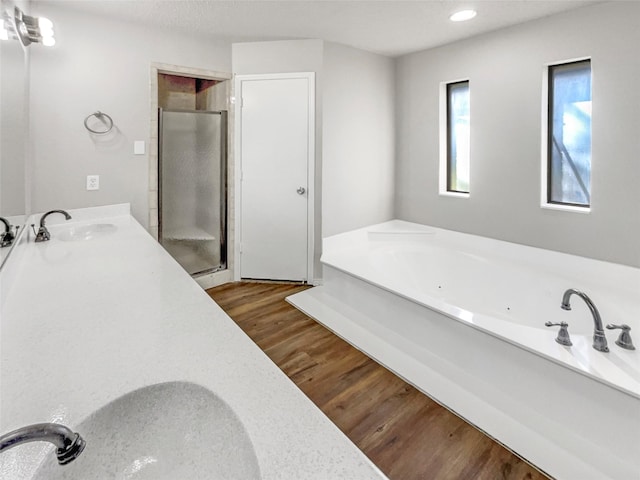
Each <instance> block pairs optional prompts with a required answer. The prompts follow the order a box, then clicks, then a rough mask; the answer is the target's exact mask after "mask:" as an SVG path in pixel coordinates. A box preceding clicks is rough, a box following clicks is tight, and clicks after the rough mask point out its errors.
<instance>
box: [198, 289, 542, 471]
mask: <svg viewBox="0 0 640 480" xmlns="http://www.w3.org/2000/svg"><path fill="white" fill-rule="evenodd" d="M305 288H307V287H305V286H302V285H294V284H274V283H249V282H240V283H232V284H226V285H222V286H220V287H215V288H212V289H210V290H208V291H207V292H208V293H209V295H210V296H211V298H213V299H214V300H215V301H216V302H217V303H218V304H219V305H220V306H221V307H222V308H223V309H224V310H225V311H226V312H227V314H228V315H229V316H230V317H231V318H232V319H233V320H234V321H235V322H236V323H237V324H238V325H239V326H240V327H241V328H242V330H244V331H245V332H246V333H247V335H249V337H251V338H252V339H253V341H254V342H256V344H257V345H258V346H259V347H260V348H261V349H262V350H264V352H265V353H266V354H267V355H268V356H269V357H270V358H271V359H272V360H273V361H274V362H275V363H276V364H277V365H278V366H279V367H280V369H282V371H284V372H285V373H286V374H287V375H288V376H289V378H291V380H292V381H293V382H295V383H296V385H298V387H299V388H300V389H301V390H302V391H303V392H304V393H305V394H306V395H307V396H308V397H309V398H310V399H311V400H312V401H313V402H314V403H315V404H316V405H317V406H318V407H319V408H320V409H321V410H322V411H323V412H324V413H325V414H326V415H327V416H328V417H329V418H330V419H331V420H332V421H333V422H334V423H335V424H336V425H337V426H338V427H339V428H340V429H341V430H342V431H343V432H344V433H345V434H346V435H347V436H348V437H349V438H350V439H351V440H352V441H353V442H354V443H355V444H356V445H357V446H358V447H359V448H360V449H361V450H362V451H363V452H364V453H365V454H366V455H367V456H368V457H369V458H370V459H371V460H372V461H373V462H374V463H375V464H376V465H377V466H378V468H380V469H381V470H382V471H383V472H384V473H385V474H386V475H387V476H388V477H389V478H390V479H398V480H412V479H429V480H464V479H474V480H512V479H513V480H524V479H530V480H543V479H547V478H548V477H546V476H545V475H543V474H542V473H540V472H539V471H537V470H536V469H535V468H533V467H531V466H530V465H528V464H527V463H526V462H524V461H522V460H521V459H519V458H518V457H516V456H515V455H513V454H512V453H511V452H509V451H508V450H506V449H505V448H504V447H502V446H501V445H499V444H498V443H496V442H495V441H493V440H491V439H490V438H489V437H487V436H486V435H484V434H483V433H482V432H480V431H479V430H477V429H476V428H474V427H473V426H471V425H469V424H468V423H466V422H464V421H463V420H461V419H460V418H459V417H457V416H456V415H454V414H452V413H451V412H449V411H448V410H446V409H445V408H443V407H441V406H440V405H438V404H437V403H436V402H434V401H433V400H431V399H430V398H428V397H427V396H425V395H423V394H422V393H420V392H419V391H418V390H416V389H415V388H413V387H412V386H411V385H409V384H407V383H406V382H404V381H403V380H401V379H400V378H398V377H396V376H395V375H394V374H392V373H391V372H389V371H388V370H386V369H385V368H383V367H382V366H380V365H378V364H377V363H376V362H374V361H373V360H371V359H370V358H368V357H367V356H366V355H364V354H363V353H361V352H360V351H359V350H357V349H355V348H353V347H352V346H351V345H349V344H348V343H346V342H345V341H343V340H342V339H340V338H339V337H337V336H336V335H334V334H333V333H331V332H330V331H329V330H327V329H326V328H324V327H323V326H322V325H320V324H318V323H316V322H315V321H314V320H312V319H311V318H309V317H307V316H306V315H304V314H303V313H301V312H299V311H298V310H296V309H295V308H294V307H292V306H290V305H289V304H288V303H286V302H285V301H284V298H285V297H287V296H289V295H292V294H294V293H297V292H299V291H301V290H304V289H305Z"/></svg>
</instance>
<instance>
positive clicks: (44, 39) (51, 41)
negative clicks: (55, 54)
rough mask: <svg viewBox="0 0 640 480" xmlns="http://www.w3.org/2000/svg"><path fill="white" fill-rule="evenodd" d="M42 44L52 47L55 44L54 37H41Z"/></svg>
mask: <svg viewBox="0 0 640 480" xmlns="http://www.w3.org/2000/svg"><path fill="white" fill-rule="evenodd" d="M42 44H43V45H44V46H45V47H53V46H54V45H55V44H56V39H55V38H53V37H42Z"/></svg>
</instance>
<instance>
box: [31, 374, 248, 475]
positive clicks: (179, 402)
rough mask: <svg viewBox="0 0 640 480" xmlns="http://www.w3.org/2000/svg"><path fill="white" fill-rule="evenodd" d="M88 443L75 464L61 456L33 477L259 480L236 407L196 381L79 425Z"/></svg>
mask: <svg viewBox="0 0 640 480" xmlns="http://www.w3.org/2000/svg"><path fill="white" fill-rule="evenodd" d="M73 430H74V431H75V432H78V433H79V434H80V435H81V436H82V437H83V438H84V439H85V441H86V442H87V446H86V448H85V449H84V452H82V454H81V455H80V456H79V457H78V458H77V459H76V460H74V461H73V462H71V463H69V464H68V465H64V466H60V465H58V464H57V461H56V459H55V454H54V452H51V454H50V455H48V456H47V460H46V461H45V462H44V463H43V464H42V466H41V467H40V468H39V469H38V471H37V472H36V475H35V476H34V477H33V480H45V479H46V480H104V479H114V480H134V479H135V480H148V479H149V480H150V479H153V480H169V479H171V480H181V479H184V480H205V479H206V480H215V479H239V480H240V479H242V480H245V479H246V480H250V479H259V478H260V468H259V466H258V460H257V458H256V455H255V452H254V450H253V445H252V443H251V440H250V439H249V437H248V435H247V432H246V431H245V429H244V426H243V425H242V423H241V422H240V420H239V419H238V417H237V416H236V415H235V413H234V412H233V410H232V409H231V407H230V406H229V405H227V404H226V403H225V402H224V401H223V400H222V399H220V398H219V397H218V396H216V395H215V394H214V393H212V392H211V391H209V390H207V389H206V388H204V387H201V386H199V385H196V384H193V383H186V382H171V383H161V384H157V385H152V386H150V387H145V388H142V389H139V390H135V391H133V392H131V393H129V394H127V395H124V396H122V397H120V398H118V399H116V400H114V401H113V402H111V403H109V404H107V405H105V406H104V407H102V408H101V409H100V410H98V411H96V412H95V413H94V414H92V415H91V416H89V417H88V418H87V419H86V420H85V421H83V422H82V423H80V424H79V425H77V426H76V427H75V428H73Z"/></svg>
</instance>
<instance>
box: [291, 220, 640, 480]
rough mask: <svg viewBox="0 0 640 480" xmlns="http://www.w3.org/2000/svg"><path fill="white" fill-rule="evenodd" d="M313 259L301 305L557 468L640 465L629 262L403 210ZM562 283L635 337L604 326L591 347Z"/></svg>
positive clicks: (540, 462) (611, 474)
mask: <svg viewBox="0 0 640 480" xmlns="http://www.w3.org/2000/svg"><path fill="white" fill-rule="evenodd" d="M322 262H323V265H324V266H323V286H322V287H317V288H314V289H311V290H308V291H306V292H302V293H301V294H297V295H295V296H293V297H290V302H291V303H293V304H294V305H296V306H297V307H298V308H300V309H301V310H303V311H305V312H306V313H308V314H309V315H311V316H312V317H314V318H316V319H317V320H318V321H320V322H321V323H323V324H325V325H326V326H327V327H328V328H330V329H332V330H333V331H335V332H336V333H337V334H338V335H340V336H342V337H343V338H345V339H346V340H348V341H349V342H350V343H352V344H353V345H355V346H356V347H358V348H360V349H361V350H363V351H364V352H365V353H367V354H369V355H370V356H371V357H373V358H375V359H376V360H378V361H379V362H380V363H382V364H384V365H385V366H387V367H388V368H390V369H391V370H393V371H395V372H396V373H398V374H399V375H400V376H402V377H404V378H405V379H407V380H408V381H409V382H411V383H412V384H414V385H416V386H417V387H418V388H419V389H421V390H422V391H424V392H425V393H426V394H428V395H430V396H432V397H433V398H435V399H436V400H437V401H439V402H440V403H442V404H444V405H445V406H447V407H448V408H450V409H451V410H453V411H454V412H456V413H457V414H459V415H461V416H462V417H464V418H465V419H467V420H468V421H470V422H471V423H473V424H475V425H477V426H478V427H479V428H481V429H483V430H484V431H486V432H487V433H488V434H489V435H491V436H493V437H494V438H496V439H497V440H499V441H500V442H502V443H503V444H505V445H506V446H508V447H509V448H511V449H512V450H513V451H514V452H516V453H518V454H519V455H521V456H522V457H524V458H525V459H527V460H528V461H530V462H531V463H533V464H534V465H536V466H537V467H538V468H540V469H541V470H543V471H545V472H547V473H548V474H550V475H552V476H554V477H556V478H560V479H573V478H575V479H580V480H583V479H589V478H593V479H603V478H611V479H619V480H627V479H637V478H640V473H639V472H640V270H639V269H637V268H632V267H626V266H621V265H616V264H610V263H606V262H599V261H594V260H589V259H585V258H581V257H576V256H572V255H566V254H561V253H557V252H550V251H546V250H541V249H536V248H531V247H526V246H522V245H516V244H511V243H507V242H500V241H496V240H491V239H487V238H483V237H477V236H473V235H466V234H461V233H457V232H452V231H447V230H442V229H437V228H433V227H427V226H422V225H417V224H412V223H407V222H402V221H392V222H387V223H384V224H380V225H375V226H372V227H368V228H364V229H360V230H356V231H353V232H348V233H345V234H341V235H336V236H334V237H330V238H328V239H325V242H324V245H323V256H322ZM567 288H576V289H579V290H582V291H584V292H585V293H587V294H588V295H589V296H590V297H591V299H592V300H593V301H594V302H595V304H596V305H597V307H598V309H599V311H600V313H601V315H602V319H603V323H604V324H607V323H614V324H620V323H626V324H628V325H630V326H631V327H632V330H631V336H632V337H634V335H635V342H636V345H638V348H639V350H635V351H629V350H623V349H621V348H620V347H619V346H618V345H616V344H615V340H616V339H617V337H618V334H619V331H609V330H607V331H606V336H607V339H608V342H609V348H610V352H608V353H602V352H598V351H596V350H594V349H593V348H592V346H591V344H592V338H591V337H592V334H593V320H592V316H591V314H590V312H589V310H588V309H587V306H586V304H585V303H584V302H583V301H582V300H581V299H580V298H578V297H576V296H573V297H572V298H571V305H572V307H573V308H572V311H565V310H562V309H561V308H560V302H561V298H562V294H563V292H564V291H565V290H566V289H567ZM546 321H552V322H554V323H555V322H561V321H565V322H567V323H569V333H570V334H571V340H572V342H573V346H571V347H565V346H562V345H559V344H558V343H556V342H555V341H554V339H555V336H556V334H557V331H558V327H552V328H548V327H545V326H544V323H545V322H546ZM470 327H471V328H470Z"/></svg>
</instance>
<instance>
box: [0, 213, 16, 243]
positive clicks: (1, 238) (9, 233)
mask: <svg viewBox="0 0 640 480" xmlns="http://www.w3.org/2000/svg"><path fill="white" fill-rule="evenodd" d="M0 222H2V223H4V233H3V234H2V235H0V248H4V247H10V246H11V245H12V244H13V241H14V240H15V239H16V234H15V233H13V227H12V226H11V224H10V223H9V220H7V219H6V218H4V217H0ZM17 231H18V227H16V233H17Z"/></svg>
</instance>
